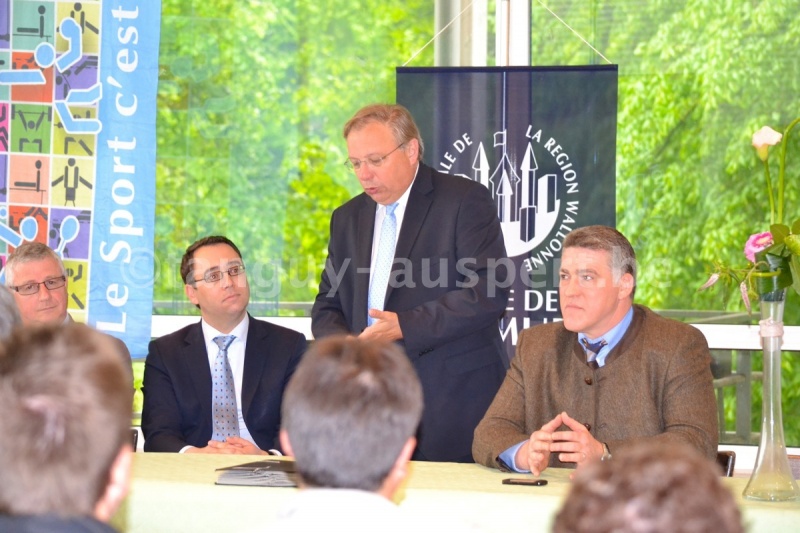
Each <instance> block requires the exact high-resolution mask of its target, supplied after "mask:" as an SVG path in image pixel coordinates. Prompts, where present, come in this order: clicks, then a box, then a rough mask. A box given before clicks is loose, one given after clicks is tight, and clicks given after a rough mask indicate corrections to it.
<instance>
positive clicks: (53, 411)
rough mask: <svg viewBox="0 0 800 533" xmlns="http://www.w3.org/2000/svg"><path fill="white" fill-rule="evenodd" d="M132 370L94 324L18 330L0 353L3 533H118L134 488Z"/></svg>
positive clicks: (0, 508) (0, 526)
mask: <svg viewBox="0 0 800 533" xmlns="http://www.w3.org/2000/svg"><path fill="white" fill-rule="evenodd" d="M129 374H130V372H129V369H128V368H126V367H125V366H124V364H123V357H122V354H121V353H120V352H119V349H118V344H117V343H115V342H113V341H112V340H111V338H110V337H108V336H107V335H103V334H102V333H99V332H97V331H95V330H93V329H91V328H89V327H88V326H84V325H81V324H68V325H66V326H43V327H36V328H21V329H17V330H16V331H15V332H14V333H13V334H12V335H11V337H9V338H8V339H7V340H6V342H5V343H4V344H3V345H2V346H0V406H2V409H3V414H2V416H0V472H2V482H0V531H63V532H67V531H68V532H87V533H88V532H97V533H100V532H104V531H112V529H111V528H110V527H109V526H108V525H106V524H105V522H107V521H108V520H109V519H110V518H111V516H112V515H113V513H114V512H115V511H116V509H117V507H118V506H119V504H120V503H121V502H122V500H123V499H124V498H125V495H126V494H127V490H128V480H129V470H130V463H131V453H132V448H131V444H130V424H131V397H130V376H129Z"/></svg>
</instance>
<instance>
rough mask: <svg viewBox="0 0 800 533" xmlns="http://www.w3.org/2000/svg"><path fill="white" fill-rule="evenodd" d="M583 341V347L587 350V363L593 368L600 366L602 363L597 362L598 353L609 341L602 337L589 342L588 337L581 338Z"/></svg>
mask: <svg viewBox="0 0 800 533" xmlns="http://www.w3.org/2000/svg"><path fill="white" fill-rule="evenodd" d="M581 343H582V344H583V349H584V351H585V352H586V364H587V365H589V366H590V367H592V368H593V369H597V368H600V365H598V364H597V354H598V353H600V350H602V349H603V346H605V345H606V344H608V343H607V342H606V341H605V340H603V339H600V340H599V341H597V342H589V340H588V339H587V338H586V337H584V338H583V339H581Z"/></svg>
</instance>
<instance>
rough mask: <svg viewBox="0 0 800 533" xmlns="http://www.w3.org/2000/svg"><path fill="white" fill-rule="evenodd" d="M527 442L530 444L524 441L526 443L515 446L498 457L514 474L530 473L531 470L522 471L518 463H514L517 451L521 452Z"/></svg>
mask: <svg viewBox="0 0 800 533" xmlns="http://www.w3.org/2000/svg"><path fill="white" fill-rule="evenodd" d="M526 442H528V441H527V440H524V441H522V442H520V443H519V444H515V445H514V446H512V447H510V448H509V449H507V450H506V451H504V452H501V453H500V455H498V456H497V457H498V458H499V459H500V460H502V461H503V462H504V463H505V464H506V466H508V467H509V468H510V469H511V470H513V471H514V472H519V473H527V472H530V470H520V469H519V467H517V463H516V462H515V461H514V458H515V457H516V456H517V451H519V449H520V448H522V446H523V445H524V444H525V443H526Z"/></svg>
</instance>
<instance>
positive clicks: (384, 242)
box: [367, 203, 397, 326]
mask: <svg viewBox="0 0 800 533" xmlns="http://www.w3.org/2000/svg"><path fill="white" fill-rule="evenodd" d="M395 209H397V203H393V204H390V205H387V206H386V215H385V216H384V217H383V223H382V224H381V237H380V240H379V241H378V255H376V256H375V264H374V265H372V282H371V283H370V285H369V301H368V302H367V307H368V309H380V310H381V311H383V302H384V301H385V300H386V287H387V285H388V284H389V274H391V273H392V264H393V263H394V245H395V241H396V239H397V219H396V218H395V216H394V210H395ZM374 323H375V319H374V318H372V317H368V318H367V324H369V325H370V326H371V325H372V324H374Z"/></svg>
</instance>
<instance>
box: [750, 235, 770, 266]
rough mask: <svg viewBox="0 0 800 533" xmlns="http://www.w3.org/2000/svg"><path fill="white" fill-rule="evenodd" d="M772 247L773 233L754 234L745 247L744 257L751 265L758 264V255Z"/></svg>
mask: <svg viewBox="0 0 800 533" xmlns="http://www.w3.org/2000/svg"><path fill="white" fill-rule="evenodd" d="M770 246H772V233H770V232H768V231H767V232H765V233H754V234H752V235H750V238H749V239H747V243H746V244H745V245H744V255H745V257H747V259H748V260H749V261H750V262H751V263H755V262H756V254H757V253H758V252H761V251H763V250H766V249H767V248H769V247H770Z"/></svg>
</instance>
